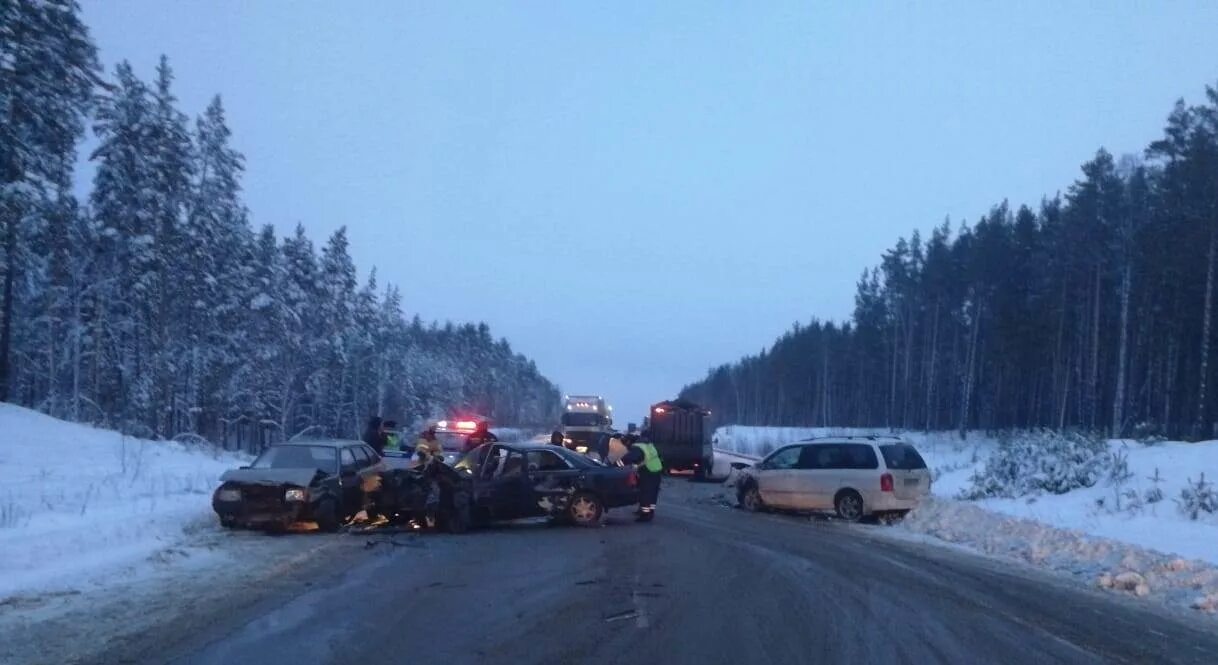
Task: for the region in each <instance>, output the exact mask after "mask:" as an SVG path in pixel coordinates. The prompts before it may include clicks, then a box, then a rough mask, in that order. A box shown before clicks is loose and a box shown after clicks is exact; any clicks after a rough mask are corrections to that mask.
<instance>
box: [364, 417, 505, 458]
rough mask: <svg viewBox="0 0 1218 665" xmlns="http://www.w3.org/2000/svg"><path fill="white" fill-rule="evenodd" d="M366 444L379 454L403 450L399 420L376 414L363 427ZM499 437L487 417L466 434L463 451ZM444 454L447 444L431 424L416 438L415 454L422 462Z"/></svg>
mask: <svg viewBox="0 0 1218 665" xmlns="http://www.w3.org/2000/svg"><path fill="white" fill-rule="evenodd" d="M363 440H364V443H366V444H368V445H369V446H372V448H373V449H374V450H376V453H377V454H378V455H384V454H385V452H386V451H391V452H400V451H403V450H404V449H403V447H402V433H401V431H400V430H399V429H398V424H397V422H395V421H393V420H385V419H383V418H381V417H380V416H373V417H372V418H370V419H369V420H368V427H367V428H366V429H365V430H364V437H363ZM498 440H499V438H498V437H496V436H495V434H494V432H491V430H490V427H489V426H488V425H487V423H486V421H485V420H479V421H476V424H475V425H474V429H473V431H472V432H470V433H469V435H468V436H466V437H465V441H464V442H463V443H462V446H461V452H462V453H467V452H469V451H471V450H473V449H474V448H477V447H478V446H480V445H482V444H484V443H493V442H495V441H498ZM443 454H444V447H443V446H442V445H441V444H440V441H439V439H438V438H437V437H436V426H435V425H428V426H427V428H426V429H424V430H423V431H422V432H421V433H420V434H419V438H418V440H417V441H415V446H414V455H415V458H416V460H418V461H419V462H420V463H425V462H429V461H431V460H433V459H438V458H441V457H442V456H443Z"/></svg>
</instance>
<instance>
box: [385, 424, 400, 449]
mask: <svg viewBox="0 0 1218 665" xmlns="http://www.w3.org/2000/svg"><path fill="white" fill-rule="evenodd" d="M397 430H398V424H397V422H396V421H393V420H386V421H385V450H392V451H399V450H401V449H402V435H401V434H400V433H398V431H397Z"/></svg>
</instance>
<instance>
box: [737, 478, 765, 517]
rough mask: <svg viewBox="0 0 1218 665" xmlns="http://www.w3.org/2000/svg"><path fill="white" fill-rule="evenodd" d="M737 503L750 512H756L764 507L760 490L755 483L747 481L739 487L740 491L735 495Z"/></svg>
mask: <svg viewBox="0 0 1218 665" xmlns="http://www.w3.org/2000/svg"><path fill="white" fill-rule="evenodd" d="M736 501H737V503H739V504H740V507H741V508H744V509H745V510H747V511H749V512H750V513H758V512H761V511H762V510H764V509H765V503H763V502H762V501H761V490H759V489H757V483H752V482H750V483H748V484H747V485H745V486H744V487H741V488H740V493H739V494H738V495H737V496H736Z"/></svg>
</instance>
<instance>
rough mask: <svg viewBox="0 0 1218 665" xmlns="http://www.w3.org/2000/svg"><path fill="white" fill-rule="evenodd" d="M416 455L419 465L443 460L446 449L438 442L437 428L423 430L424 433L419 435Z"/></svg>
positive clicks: (415, 448) (415, 445)
mask: <svg viewBox="0 0 1218 665" xmlns="http://www.w3.org/2000/svg"><path fill="white" fill-rule="evenodd" d="M414 453H415V456H416V459H418V461H419V464H426V463H428V462H431V461H432V460H436V459H441V458H443V456H444V448H443V446H441V445H440V442H439V441H438V440H436V428H435V426H434V425H433V426H430V427H428V428H427V429H425V430H423V433H422V434H420V435H419V440H418V441H417V442H415V444H414Z"/></svg>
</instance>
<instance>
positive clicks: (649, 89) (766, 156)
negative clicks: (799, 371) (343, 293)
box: [83, 0, 1218, 421]
mask: <svg viewBox="0 0 1218 665" xmlns="http://www.w3.org/2000/svg"><path fill="white" fill-rule="evenodd" d="M83 5H84V8H85V18H86V20H87V22H88V24H89V25H90V27H91V29H92V31H93V34H94V36H95V38H96V40H97V42H98V45H99V46H100V48H101V51H102V57H103V59H104V61H105V62H106V64H107V66H108V67H109V66H112V65H113V63H115V62H116V61H118V60H119V59H123V58H126V59H129V60H131V61H132V62H133V64H134V65H135V66H136V69H137V71H139V72H140V73H141V74H142V75H143V76H145V77H146V78H151V76H152V72H153V68H154V66H155V63H156V59H157V57H158V56H159V54H161V53H166V54H168V55H169V57H170V58H171V62H172V64H173V66H174V68H175V70H176V72H177V75H178V85H177V92H178V95H179V97H180V98H181V100H182V103H183V107H184V109H185V110H187V111H188V112H190V113H192V114H194V113H198V112H201V111H202V109H203V108H204V106H205V105H206V103H207V100H208V99H209V98H210V97H211V95H212V94H214V93H216V92H219V93H221V94H222V95H223V97H224V101H225V105H226V106H227V108H228V112H229V117H230V121H231V126H232V128H233V131H234V134H235V144H236V146H237V147H238V148H239V149H241V150H242V151H243V152H244V153H245V155H246V157H247V160H248V174H247V176H246V179H245V186H246V200H247V203H248V205H249V207H250V209H251V210H252V212H253V218H254V222H255V223H256V224H258V225H261V224H264V223H273V224H275V225H276V226H277V227H279V229H280V230H281V232H286V231H288V230H290V229H291V228H292V227H293V226H294V225H295V224H296V222H298V221H299V222H302V223H303V224H304V225H305V227H306V228H307V229H308V230H309V232H310V234H311V235H312V236H313V237H314V240H315V241H316V242H318V243H321V242H323V241H324V239H325V237H326V236H327V235H328V234H329V233H331V232H332V231H333V230H334V229H336V228H337V227H339V226H341V225H344V224H345V225H347V226H348V227H349V230H350V238H351V247H352V253H353V254H354V256H355V259H356V261H357V262H358V264H359V266H360V267H361V269H362V270H363V271H364V272H365V273H366V272H367V269H368V268H369V267H371V266H373V265H375V266H377V268H378V269H379V274H380V276H381V278H382V280H388V281H392V282H395V283H397V284H399V285H400V286H401V287H402V290H403V293H404V297H405V301H406V305H407V307H408V308H409V310H410V311H411V312H412V313H413V312H418V313H420V314H421V315H422V316H423V317H424V318H428V319H431V318H451V319H454V320H473V319H484V320H486V321H488V322H489V323H490V324H491V326H492V328H493V330H494V331H495V332H496V333H497V334H500V335H505V336H507V337H508V338H509V339H510V340H511V342H512V343H513V345H514V346H515V347H516V348H517V349H519V350H520V351H522V352H524V353H526V354H528V355H530V356H531V357H533V358H535V359H536V360H537V362H538V364H539V365H540V367H541V369H542V370H543V371H544V372H545V373H546V374H547V375H548V376H550V377H551V378H552V379H554V380H556V381H558V382H559V383H560V384H561V385H562V387H563V388H564V389H566V390H568V391H570V392H575V393H600V394H603V395H605V396H607V397H609V398H610V399H611V400H612V401H613V402H614V403H615V404H616V405H617V406H618V409H617V413H618V414H619V419H620V420H622V421H626V420H637V419H638V418H639V417H640V416H641V415H642V413H643V410H644V409H645V407H646V405H647V404H648V403H650V402H654V401H658V400H660V399H664V398H669V397H672V396H673V395H675V393H676V391H677V390H678V389H679V388H680V386H681V385H682V384H684V383H686V382H688V381H691V380H694V379H697V378H699V377H700V376H702V375H703V373H704V372H705V371H706V369H707V368H709V367H710V366H712V365H715V364H719V363H722V362H726V361H729V360H732V359H734V358H736V357H738V356H740V355H742V354H744V353H748V352H755V351H757V350H758V349H760V348H761V347H762V346H763V345H767V344H768V343H769V342H770V341H772V339H773V338H774V337H775V336H777V335H778V334H780V333H781V332H782V331H783V330H784V329H786V328H787V327H788V326H790V324H791V323H792V322H794V321H796V320H807V319H809V318H811V317H813V316H816V317H820V318H831V319H843V318H845V317H848V316H849V314H850V312H851V309H852V307H853V296H854V289H855V281H856V279H857V278H858V276H859V274H860V272H861V271H862V270H863V269H864V268H865V267H868V266H871V265H873V264H875V263H876V262H877V261H878V259H879V256H880V254H881V253H882V252H883V251H884V250H885V249H886V248H888V247H890V246H891V245H892V244H893V243H894V242H895V241H896V239H897V237H898V236H900V235H908V234H909V232H910V231H911V230H912V229H913V228H915V227H917V228H920V229H922V230H923V231H925V230H927V229H929V228H930V227H932V226H935V225H937V224H938V223H939V222H941V221H942V220H943V218H944V216H945V215H951V216H952V218H953V219H954V220H959V219H961V218H964V219H968V220H972V219H975V218H976V217H977V215H978V214H980V213H983V212H985V211H986V210H987V209H988V207H989V206H990V205H991V204H993V203H996V202H998V201H1001V200H1002V199H1003V198H1009V199H1010V200H1011V201H1012V202H1013V203H1020V202H1032V203H1035V202H1036V201H1038V200H1039V199H1040V197H1041V195H1042V194H1052V193H1053V192H1054V191H1056V190H1058V189H1064V188H1065V186H1066V185H1068V184H1069V183H1070V182H1071V181H1072V180H1073V178H1074V177H1075V174H1076V173H1077V172H1078V165H1079V164H1081V163H1082V162H1083V161H1084V160H1086V159H1087V158H1089V157H1090V156H1091V155H1092V154H1093V153H1094V151H1095V150H1096V149H1097V148H1099V147H1100V146H1101V145H1102V146H1105V147H1107V148H1108V149H1109V150H1111V151H1112V152H1114V153H1117V154H1120V153H1124V152H1138V151H1140V150H1141V149H1142V148H1143V147H1144V146H1145V145H1146V143H1147V142H1148V141H1150V140H1152V139H1154V138H1156V137H1157V136H1158V135H1159V134H1160V132H1161V129H1162V126H1163V121H1164V118H1165V117H1166V115H1167V113H1168V111H1169V110H1170V108H1171V105H1172V103H1173V102H1174V100H1175V99H1176V98H1177V97H1181V96H1183V97H1185V98H1187V99H1192V100H1197V99H1199V98H1200V97H1201V94H1202V91H1203V89H1204V86H1205V85H1206V84H1207V83H1208V84H1211V85H1212V84H1214V83H1216V82H1218V45H1216V43H1215V41H1214V31H1213V28H1214V26H1216V25H1218V3H1215V2H1192V3H1184V2H1138V3H1133V2H1120V3H1107V2H1075V3H1061V2H1043V3H1032V2H1020V3H1010V2H961V3H937V2H926V3H896V2H889V3H875V4H870V3H861V2H858V3H856V2H834V3H813V2H798V3H776V2H760V3H751V2H740V3H711V2H664V3H642V2H638V3H636V2H603V3H590V2H570V3H543V2H529V3H468V4H466V3H457V2H431V3H407V2H389V1H385V2H358V3H335V2H276V1H273V0H260V1H258V2H243V1H237V0H228V1H224V0H200V1H191V2H183V1H166V0H140V1H136V0H86V1H85V2H84V3H83Z"/></svg>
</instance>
